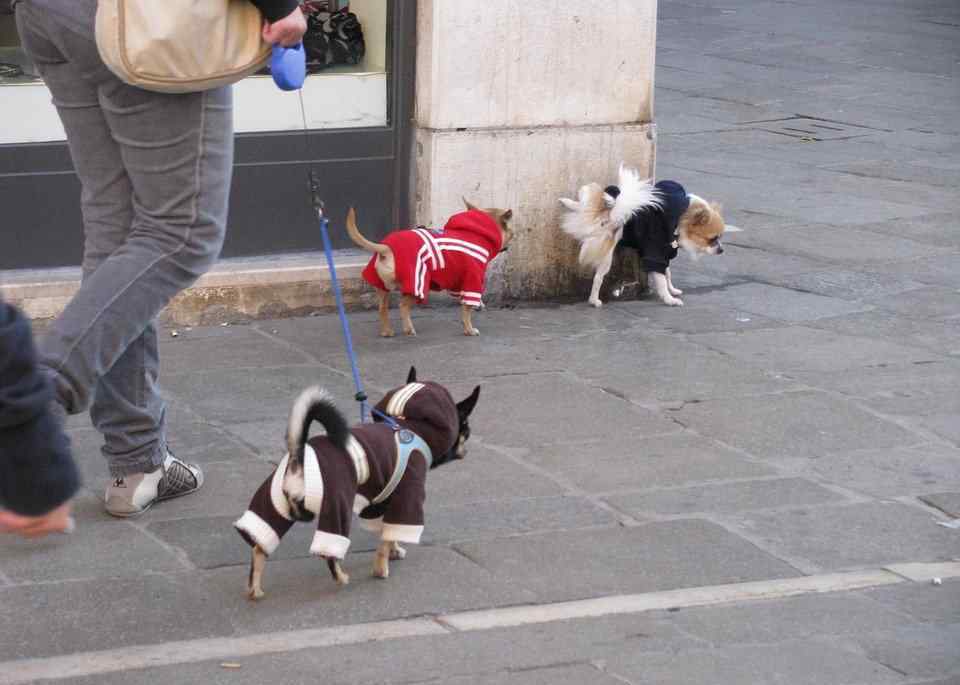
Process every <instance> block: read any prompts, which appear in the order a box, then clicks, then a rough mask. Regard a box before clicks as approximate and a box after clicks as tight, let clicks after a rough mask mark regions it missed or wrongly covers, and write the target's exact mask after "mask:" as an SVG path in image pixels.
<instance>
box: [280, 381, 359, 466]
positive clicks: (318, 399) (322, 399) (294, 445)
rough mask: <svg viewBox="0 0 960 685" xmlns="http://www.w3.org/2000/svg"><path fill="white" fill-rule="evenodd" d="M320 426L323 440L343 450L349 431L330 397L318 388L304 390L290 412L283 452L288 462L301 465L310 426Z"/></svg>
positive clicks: (345, 446)
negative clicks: (324, 431) (325, 437)
mask: <svg viewBox="0 0 960 685" xmlns="http://www.w3.org/2000/svg"><path fill="white" fill-rule="evenodd" d="M314 421H317V422H318V423H320V425H321V426H323V428H324V430H326V432H327V437H328V438H329V439H330V442H332V443H333V444H334V446H336V447H338V448H339V449H341V450H346V448H347V438H349V437H350V427H349V426H348V425H347V420H346V418H344V416H343V414H341V413H340V410H339V409H337V405H336V404H335V403H334V401H333V396H332V395H330V393H329V392H327V391H326V390H324V389H323V388H321V387H319V386H313V387H310V388H307V389H306V390H304V391H303V392H301V393H300V396H299V397H297V399H296V401H295V402H294V403H293V409H291V410H290V421H289V423H288V424H287V451H288V452H289V453H290V460H291V462H294V463H298V464H302V463H303V447H304V445H305V444H306V442H307V437H309V434H310V424H311V423H313V422H314Z"/></svg>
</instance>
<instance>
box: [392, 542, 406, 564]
mask: <svg viewBox="0 0 960 685" xmlns="http://www.w3.org/2000/svg"><path fill="white" fill-rule="evenodd" d="M406 558H407V550H405V549H404V548H403V547H401V546H400V545H398V544H394V546H393V549H391V550H390V561H397V560H398V559H406Z"/></svg>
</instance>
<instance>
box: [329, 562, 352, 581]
mask: <svg viewBox="0 0 960 685" xmlns="http://www.w3.org/2000/svg"><path fill="white" fill-rule="evenodd" d="M327 568H328V569H330V575H331V576H333V579H334V580H335V581H337V585H347V584H349V583H350V576H348V575H347V572H346V571H344V570H343V567H342V566H341V565H340V560H339V559H334V558H333V557H327Z"/></svg>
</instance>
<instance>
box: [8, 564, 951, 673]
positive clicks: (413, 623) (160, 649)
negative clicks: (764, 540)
mask: <svg viewBox="0 0 960 685" xmlns="http://www.w3.org/2000/svg"><path fill="white" fill-rule="evenodd" d="M905 573H906V574H909V576H910V577H908V576H907V575H904V574H905ZM932 573H937V574H939V577H943V578H956V577H960V562H951V563H938V564H927V563H917V564H909V565H904V564H894V565H891V566H889V567H882V568H878V569H872V570H865V571H853V572H846V573H831V574H821V575H817V576H800V577H795V578H786V579H779V580H772V581H751V582H746V583H736V584H727V585H715V586H704V587H699V588H687V589H682V590H667V591H660V592H649V593H641V594H632V595H617V596H610V597H599V598H593V599H585V600H574V601H567V602H555V603H552V604H544V605H525V606H515V607H505V608H499V609H487V610H478V611H462V612H457V613H453V614H441V615H434V616H422V617H416V618H406V619H395V620H387V621H379V622H374V623H365V624H354V625H345V626H332V627H328V628H319V629H306V630H298V631H286V632H273V633H262V634H259V635H247V636H243V637H227V638H200V639H195V640H185V641H179V642H167V643H160V644H154V645H141V646H136V647H125V648H122V649H116V650H104V651H99V652H83V653H77V654H69V655H62V656H55V657H46V658H38V659H24V660H15V661H8V662H2V663H0V685H22V684H25V683H29V682H33V681H35V680H41V679H50V680H63V679H68V678H78V677H84V676H93V675H102V674H106V673H116V672H120V671H125V670H134V669H147V668H158V667H164V666H175V665H183V664H190V663H200V662H204V661H215V660H218V659H227V658H236V657H238V656H244V657H250V656H255V655H263V654H284V653H290V652H295V651H299V650H301V649H311V648H317V647H334V646H342V645H351V644H363V643H369V642H382V641H389V640H396V639H401V638H410V637H430V636H438V635H446V634H449V633H451V632H454V633H461V632H463V633H465V632H475V631H481V630H493V629H497V628H508V627H518V626H525V625H536V624H543V623H553V622H558V621H568V620H575V619H587V618H600V617H604V616H612V615H618V614H638V613H646V612H650V611H663V610H667V609H675V608H696V607H709V606H717V605H729V604H734V603H738V602H752V601H761V600H776V599H786V598H789V597H796V596H801V595H810V594H827V593H833V592H843V591H858V590H864V589H869V588H874V587H882V586H887V585H896V584H901V583H908V582H923V580H926V579H928V577H932Z"/></svg>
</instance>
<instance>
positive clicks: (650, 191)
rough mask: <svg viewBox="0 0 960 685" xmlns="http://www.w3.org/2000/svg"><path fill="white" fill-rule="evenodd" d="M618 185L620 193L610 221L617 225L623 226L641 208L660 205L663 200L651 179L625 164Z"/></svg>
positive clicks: (611, 211)
mask: <svg viewBox="0 0 960 685" xmlns="http://www.w3.org/2000/svg"><path fill="white" fill-rule="evenodd" d="M618 187H619V188H620V195H618V196H617V200H616V202H614V204H613V209H611V210H610V221H611V223H613V224H614V225H616V226H623V225H624V224H625V223H627V222H628V221H630V217H631V216H633V215H634V214H635V213H636V212H638V211H639V210H641V209H644V208H646V207H660V206H661V203H662V202H663V200H662V199H661V197H660V193H658V192H657V189H656V188H655V187H654V186H653V182H652V181H651V180H650V179H641V178H640V174H639V173H638V172H637V170H636V169H631V168H630V167H627V166H624V165H623V164H621V165H620V178H619V183H618Z"/></svg>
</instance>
